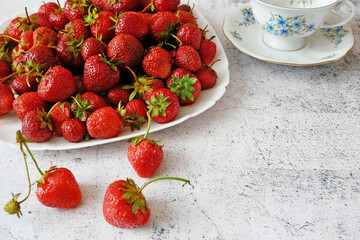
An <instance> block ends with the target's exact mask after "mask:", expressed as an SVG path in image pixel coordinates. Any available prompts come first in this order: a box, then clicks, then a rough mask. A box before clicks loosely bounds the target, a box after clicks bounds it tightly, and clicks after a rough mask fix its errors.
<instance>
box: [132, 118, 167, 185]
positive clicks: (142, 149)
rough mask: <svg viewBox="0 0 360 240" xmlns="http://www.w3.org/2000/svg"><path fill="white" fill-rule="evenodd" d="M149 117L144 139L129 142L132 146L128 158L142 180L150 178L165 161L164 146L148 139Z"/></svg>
mask: <svg viewBox="0 0 360 240" xmlns="http://www.w3.org/2000/svg"><path fill="white" fill-rule="evenodd" d="M148 117H149V123H148V128H147V131H146V134H145V136H144V137H135V138H131V139H129V140H128V142H130V143H131V144H130V146H129V148H128V151H127V157H128V160H129V162H130V163H131V165H132V167H133V168H134V170H135V171H136V173H137V175H138V176H139V177H142V178H150V177H152V176H153V175H154V173H155V171H156V169H158V167H159V165H160V163H161V162H162V160H163V157H164V153H163V150H162V146H160V145H159V144H158V142H160V141H156V140H153V139H150V138H148V137H147V136H148V134H149V130H150V125H151V117H150V115H149V116H148Z"/></svg>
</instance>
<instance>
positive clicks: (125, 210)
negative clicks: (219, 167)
mask: <svg viewBox="0 0 360 240" xmlns="http://www.w3.org/2000/svg"><path fill="white" fill-rule="evenodd" d="M160 180H176V181H182V182H184V184H183V186H184V185H186V184H190V181H189V180H187V179H183V178H177V177H161V178H156V179H153V180H150V181H149V182H147V183H145V184H144V185H143V186H142V187H141V188H139V187H138V186H137V185H136V183H135V182H134V180H132V179H127V180H126V181H125V180H118V181H115V182H113V183H111V184H110V185H109V187H108V189H107V191H106V193H105V197H104V202H103V214H104V218H105V220H106V221H107V222H108V223H109V224H111V225H113V226H115V227H119V228H137V227H140V226H142V225H144V224H145V223H146V222H147V221H148V220H149V218H150V216H151V211H150V207H149V204H148V203H147V201H146V199H145V197H144V195H143V193H142V192H143V190H144V188H145V187H146V186H148V185H149V184H150V183H153V182H156V181H160Z"/></svg>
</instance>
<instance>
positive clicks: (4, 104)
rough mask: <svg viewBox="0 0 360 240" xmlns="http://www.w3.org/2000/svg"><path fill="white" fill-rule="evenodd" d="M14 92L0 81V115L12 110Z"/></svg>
mask: <svg viewBox="0 0 360 240" xmlns="http://www.w3.org/2000/svg"><path fill="white" fill-rule="evenodd" d="M13 102H14V94H13V93H12V91H11V89H10V87H9V86H8V85H5V84H3V83H0V117H1V116H2V115H4V114H6V113H8V112H10V111H11V110H12V105H13Z"/></svg>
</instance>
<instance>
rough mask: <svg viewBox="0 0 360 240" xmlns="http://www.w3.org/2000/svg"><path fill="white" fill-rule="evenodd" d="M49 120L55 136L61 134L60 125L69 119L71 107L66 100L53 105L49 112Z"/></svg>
mask: <svg viewBox="0 0 360 240" xmlns="http://www.w3.org/2000/svg"><path fill="white" fill-rule="evenodd" d="M50 117H51V121H52V123H53V127H54V130H55V134H56V135H57V136H62V131H61V125H62V123H63V122H64V121H66V120H68V119H71V109H70V104H69V103H68V102H63V103H60V104H58V105H57V106H55V107H54V108H53V109H52V111H51V113H50Z"/></svg>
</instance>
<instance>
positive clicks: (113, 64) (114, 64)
mask: <svg viewBox="0 0 360 240" xmlns="http://www.w3.org/2000/svg"><path fill="white" fill-rule="evenodd" d="M102 55H103V57H102V58H100V59H99V61H100V62H103V63H106V64H107V65H109V66H110V68H111V69H112V70H114V71H117V70H118V66H120V65H121V64H122V60H120V61H118V62H114V61H115V58H116V56H117V55H115V56H114V57H113V58H112V59H110V60H109V59H107V57H106V55H105V54H104V53H103V54H102Z"/></svg>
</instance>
